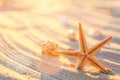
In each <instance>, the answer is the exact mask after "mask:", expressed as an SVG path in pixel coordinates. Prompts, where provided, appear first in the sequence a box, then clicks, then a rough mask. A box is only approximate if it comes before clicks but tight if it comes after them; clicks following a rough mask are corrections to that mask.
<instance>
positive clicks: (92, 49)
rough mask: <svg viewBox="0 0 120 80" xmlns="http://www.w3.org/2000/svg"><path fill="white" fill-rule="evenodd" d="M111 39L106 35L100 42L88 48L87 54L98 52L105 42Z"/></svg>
mask: <svg viewBox="0 0 120 80" xmlns="http://www.w3.org/2000/svg"><path fill="white" fill-rule="evenodd" d="M111 39H112V37H111V36H110V37H108V38H106V39H104V40H103V41H101V42H100V43H98V44H96V45H95V46H93V47H92V48H91V49H89V52H88V54H90V55H94V54H96V52H98V51H99V50H100V49H101V48H102V47H103V46H104V45H105V44H106V43H107V42H109V41H110V40H111Z"/></svg>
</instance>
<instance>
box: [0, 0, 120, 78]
mask: <svg viewBox="0 0 120 80" xmlns="http://www.w3.org/2000/svg"><path fill="white" fill-rule="evenodd" d="M78 22H81V23H82V25H83V29H84V32H85V34H86V38H87V43H88V46H92V45H94V44H96V43H97V42H99V41H100V40H102V39H104V38H105V37H107V36H109V35H111V36H113V39H112V41H111V42H109V43H108V44H107V45H106V46H105V47H104V48H103V49H102V50H101V52H99V53H98V54H97V55H95V57H96V58H97V59H98V60H99V61H100V62H101V63H102V64H103V65H105V66H106V67H107V68H109V69H110V70H111V72H112V74H103V73H100V72H99V71H98V70H96V69H94V68H93V67H86V71H81V70H78V71H76V70H74V69H71V68H68V67H66V66H64V65H61V64H62V62H60V61H59V59H58V58H54V57H49V56H45V55H41V51H40V48H41V44H42V42H44V41H47V40H53V41H55V42H58V44H59V46H60V49H66V48H69V47H73V48H75V49H78V42H77V41H70V40H69V39H68V38H67V37H66V35H67V30H69V29H73V30H74V31H75V32H76V35H78V34H77V31H78V30H77V29H78ZM119 24H120V1H119V0H0V79H1V80H80V79H81V80H120V52H119V51H120V36H119V34H120V32H119V31H120V28H119ZM77 38H78V37H76V39H77ZM60 59H61V61H64V62H67V63H70V61H69V60H68V59H66V58H60Z"/></svg>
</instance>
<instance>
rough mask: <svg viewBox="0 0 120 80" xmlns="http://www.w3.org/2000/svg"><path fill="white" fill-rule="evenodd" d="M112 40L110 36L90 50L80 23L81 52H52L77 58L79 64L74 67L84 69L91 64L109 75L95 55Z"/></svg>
mask: <svg viewBox="0 0 120 80" xmlns="http://www.w3.org/2000/svg"><path fill="white" fill-rule="evenodd" d="M111 39H112V37H111V36H110V37H108V38H106V39H104V40H103V41H101V42H99V43H98V44H96V45H95V46H93V47H91V48H88V47H87V43H86V39H85V36H84V33H83V30H82V26H81V24H80V23H79V50H63V51H52V54H53V55H54V54H55V55H64V56H67V57H71V58H75V59H76V60H77V63H76V64H75V66H74V67H75V68H77V69H83V68H84V67H85V65H86V64H90V65H92V66H93V67H95V68H97V69H99V70H100V71H101V72H104V73H107V72H108V70H107V69H106V68H105V67H104V66H103V65H102V64H101V63H100V62H99V61H98V60H97V59H96V58H95V57H94V55H95V54H96V53H97V52H98V51H99V50H100V49H101V48H102V47H103V46H104V45H105V44H106V43H107V42H109V41H110V40H111Z"/></svg>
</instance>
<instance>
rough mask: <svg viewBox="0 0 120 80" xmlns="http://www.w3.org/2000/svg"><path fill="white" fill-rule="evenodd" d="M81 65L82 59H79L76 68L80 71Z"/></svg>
mask: <svg viewBox="0 0 120 80" xmlns="http://www.w3.org/2000/svg"><path fill="white" fill-rule="evenodd" d="M80 64H81V59H80V58H79V59H77V63H76V65H75V68H76V69H79V68H80Z"/></svg>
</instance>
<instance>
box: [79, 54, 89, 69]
mask: <svg viewBox="0 0 120 80" xmlns="http://www.w3.org/2000/svg"><path fill="white" fill-rule="evenodd" d="M86 63H87V56H84V57H83V58H82V60H81V63H80V64H79V68H80V69H83V68H84V66H85V64H86Z"/></svg>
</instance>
